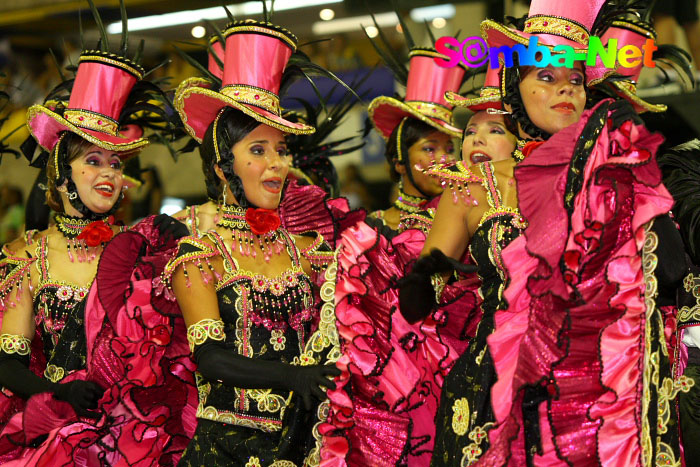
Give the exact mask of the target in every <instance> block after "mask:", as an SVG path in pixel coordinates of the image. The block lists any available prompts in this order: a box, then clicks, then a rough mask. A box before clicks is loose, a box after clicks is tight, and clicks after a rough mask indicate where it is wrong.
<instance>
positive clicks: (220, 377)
mask: <svg viewBox="0 0 700 467" xmlns="http://www.w3.org/2000/svg"><path fill="white" fill-rule="evenodd" d="M194 358H195V361H196V362H197V367H198V370H199V372H200V373H201V375H202V376H204V377H205V378H206V379H208V380H210V381H220V382H222V383H223V384H225V385H227V386H235V387H239V388H249V389H267V388H269V389H280V390H285V391H293V392H294V393H295V394H297V395H299V396H300V397H301V399H302V400H303V401H304V407H305V408H306V409H307V410H310V409H311V408H312V407H313V404H312V400H311V398H312V396H313V397H315V398H316V399H318V400H321V401H322V400H324V399H325V398H326V389H335V383H334V382H333V381H332V380H331V379H329V378H332V377H334V376H338V375H340V370H338V368H336V367H335V365H312V366H296V365H289V364H286V363H282V362H274V361H269V360H260V359H253V358H248V357H245V356H243V355H239V354H238V353H237V352H235V351H234V350H231V349H227V348H225V347H224V346H223V345H222V344H221V343H219V342H212V341H208V342H205V343H204V344H202V345H200V346H198V347H197V349H196V350H195V352H194ZM324 388H325V389H324Z"/></svg>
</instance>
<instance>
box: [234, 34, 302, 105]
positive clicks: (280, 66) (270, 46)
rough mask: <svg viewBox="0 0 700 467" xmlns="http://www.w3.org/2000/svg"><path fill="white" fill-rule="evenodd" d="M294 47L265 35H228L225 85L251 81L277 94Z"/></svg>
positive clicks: (256, 85)
mask: <svg viewBox="0 0 700 467" xmlns="http://www.w3.org/2000/svg"><path fill="white" fill-rule="evenodd" d="M292 52H293V51H292V49H291V47H290V46H289V45H288V44H287V43H286V42H283V41H282V40H280V39H277V38H274V37H271V36H266V35H264V34H251V33H249V32H247V33H245V34H235V33H234V34H231V35H229V36H228V37H227V38H226V60H225V62H226V66H225V67H224V77H223V80H222V83H221V86H222V87H224V86H227V85H232V84H247V85H249V86H255V87H258V88H262V89H265V90H267V91H269V92H272V93H274V94H277V93H278V92H279V89H280V84H281V82H282V72H283V71H284V67H285V66H287V61H289V57H291V55H292Z"/></svg>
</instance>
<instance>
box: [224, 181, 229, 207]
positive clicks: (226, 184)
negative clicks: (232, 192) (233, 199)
mask: <svg viewBox="0 0 700 467" xmlns="http://www.w3.org/2000/svg"><path fill="white" fill-rule="evenodd" d="M227 191H228V182H226V183H224V206H226V192H227Z"/></svg>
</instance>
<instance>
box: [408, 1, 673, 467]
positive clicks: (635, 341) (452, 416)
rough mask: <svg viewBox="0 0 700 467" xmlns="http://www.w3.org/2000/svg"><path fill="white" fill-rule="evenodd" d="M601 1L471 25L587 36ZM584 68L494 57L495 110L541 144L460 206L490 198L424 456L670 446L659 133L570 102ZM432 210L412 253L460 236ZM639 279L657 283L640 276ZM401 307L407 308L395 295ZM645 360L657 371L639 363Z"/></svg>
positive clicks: (612, 109)
mask: <svg viewBox="0 0 700 467" xmlns="http://www.w3.org/2000/svg"><path fill="white" fill-rule="evenodd" d="M603 3H604V2H596V3H595V4H594V5H589V4H586V5H584V4H581V5H580V7H581V8H572V6H571V5H570V4H564V3H562V2H558V3H555V2H547V1H535V2H533V3H532V5H531V8H530V14H529V16H528V18H526V19H525V21H524V24H523V26H524V32H521V31H519V30H516V29H509V28H506V27H505V26H503V25H500V24H498V23H494V22H492V21H488V20H487V21H485V22H483V23H482V33H483V34H484V37H485V38H486V40H487V42H488V44H489V46H490V47H500V46H503V45H514V44H517V43H520V44H527V43H528V40H529V38H530V37H531V36H532V35H533V34H534V35H536V37H538V39H539V43H540V44H541V45H544V46H546V47H552V46H555V45H557V44H566V45H571V46H572V47H574V49H580V50H585V48H586V45H587V43H588V37H589V35H590V33H591V31H592V30H593V27H594V20H596V17H597V15H598V14H599V13H601V11H599V10H601V7H603V6H604V5H603ZM606 6H607V5H606ZM603 13H605V10H603ZM516 65H517V63H516ZM583 71H584V70H582V68H580V67H577V68H573V69H567V68H554V67H545V68H535V69H533V68H530V67H518V66H514V67H511V68H506V73H505V76H504V78H503V82H502V89H503V91H504V96H503V103H504V109H505V110H506V111H508V112H509V114H508V115H506V118H507V119H509V120H511V122H512V123H513V124H514V125H517V128H518V132H519V137H521V138H528V139H532V140H546V142H544V143H539V142H534V143H528V145H526V146H525V147H524V148H523V155H524V156H525V157H524V159H523V161H522V162H520V163H519V164H518V165H517V167H515V168H514V169H511V170H512V171H511V172H510V174H511V175H510V177H511V178H512V179H513V181H514V182H516V183H512V184H511V183H506V184H503V183H501V184H499V185H498V186H497V188H498V190H497V191H496V190H494V189H492V188H491V184H490V183H489V184H488V191H487V193H490V194H488V196H487V198H486V199H482V198H481V197H479V196H478V195H479V192H477V191H476V190H474V191H471V192H469V193H468V194H469V196H470V197H472V198H476V203H474V204H475V205H476V206H477V208H476V209H474V208H473V209H472V210H477V211H478V206H481V205H484V204H485V203H489V204H490V203H491V202H492V201H491V199H493V200H499V201H501V200H502V201H503V202H504V203H503V204H504V208H502V209H496V210H492V212H490V215H486V216H481V220H480V221H479V219H478V217H479V216H477V217H476V218H472V217H471V216H469V215H468V216H467V217H466V218H464V222H465V223H466V224H467V225H470V223H471V222H472V221H474V220H476V222H477V224H475V225H479V224H478V222H481V225H480V226H479V227H480V228H477V229H476V231H475V234H474V238H472V239H471V246H470V249H471V252H472V255H475V257H476V258H477V259H476V261H477V264H478V265H479V271H478V272H479V275H480V276H481V278H482V282H483V286H482V290H483V296H484V302H483V305H482V308H483V310H484V318H483V319H482V321H481V323H480V325H479V330H478V331H477V336H476V337H475V338H474V339H473V340H472V341H471V343H470V348H469V350H468V351H467V352H465V354H464V355H463V356H462V357H461V358H460V360H459V361H458V362H457V363H456V364H455V366H454V368H453V370H452V372H451V373H450V375H449V376H448V379H447V381H446V384H445V386H444V389H443V398H442V405H441V409H440V412H439V413H438V426H439V428H438V430H439V431H438V433H439V434H438V438H437V440H436V449H435V454H434V455H433V461H432V463H433V465H472V464H477V465H506V464H507V465H526V464H529V465H532V464H535V465H565V464H566V463H569V464H570V465H571V464H573V465H588V464H589V463H590V464H591V465H594V464H596V463H598V462H601V463H602V464H603V465H609V464H611V463H619V462H620V461H619V460H617V459H620V458H622V459H624V461H622V463H624V464H625V465H636V464H635V463H637V462H641V460H644V459H654V458H656V459H657V460H658V459H661V458H668V459H671V460H672V459H674V458H677V436H675V437H674V434H673V431H674V427H673V425H672V424H669V423H668V420H669V418H667V414H669V415H670V411H671V410H672V409H671V407H670V405H669V404H667V401H668V396H670V397H673V396H674V395H675V392H676V391H677V389H672V388H671V387H669V386H668V384H669V383H671V384H672V380H670V379H669V376H670V375H669V374H668V360H667V359H666V358H665V357H662V356H663V355H664V352H665V345H664V344H663V342H664V340H663V339H664V332H663V331H664V330H663V320H662V319H661V313H660V312H659V310H658V308H657V307H658V306H660V305H662V304H666V303H667V301H668V300H669V297H670V296H673V295H674V294H673V292H672V291H673V290H674V287H675V286H677V285H678V271H674V270H673V269H672V268H667V267H664V266H663V265H662V264H663V263H665V262H666V261H670V262H671V263H672V262H674V261H675V258H676V256H677V255H673V254H668V251H667V250H666V249H665V248H664V250H663V252H664V255H662V254H658V256H657V254H656V253H655V247H656V240H657V239H658V238H659V237H661V238H662V240H663V242H662V243H663V244H665V245H669V244H671V245H673V244H674V243H673V242H675V241H676V240H677V232H675V231H674V229H673V226H672V225H669V223H668V217H664V216H663V215H664V214H665V213H667V211H668V209H669V207H670V203H669V199H670V198H669V196H668V193H667V192H666V191H665V190H664V189H663V187H662V186H661V185H660V181H661V179H660V173H659V171H658V168H657V167H656V164H655V161H654V159H653V153H654V151H655V150H656V147H658V144H659V142H660V140H659V138H658V137H655V136H652V135H650V134H649V133H648V132H647V131H646V130H645V129H644V128H643V126H642V125H639V123H640V120H639V119H638V117H637V116H636V114H635V113H634V111H633V109H632V107H631V106H630V105H629V104H627V103H624V102H616V103H611V101H610V100H605V99H601V98H600V97H593V99H592V102H591V104H595V106H594V108H592V109H590V110H585V111H584V105H585V103H586V94H588V95H589V96H600V95H599V94H597V90H593V89H591V90H589V91H588V92H587V91H586V89H585V88H584V84H585V79H584V75H583ZM588 71H589V70H586V72H587V73H588ZM608 84H609V81H603V82H601V83H599V85H600V87H607V86H608ZM594 93H596V94H594ZM596 101H599V102H596ZM499 164H500V163H495V164H493V165H494V173H495V175H496V176H498V175H499V167H498V165H499ZM508 176H509V174H508V173H503V174H502V176H501V177H500V179H501V180H507V179H508ZM496 178H498V177H496ZM443 199H444V198H443ZM603 200H607V201H606V202H607V203H608V204H605V205H603V204H601V203H602V202H603ZM515 207H517V210H514V208H515ZM441 208H442V206H439V207H438V216H437V218H436V221H435V223H434V224H433V230H432V231H431V236H429V238H428V240H427V241H426V248H425V249H424V252H426V253H427V250H428V248H429V246H435V247H437V248H440V249H441V250H442V251H443V252H444V253H445V254H447V255H448V256H450V257H453V258H455V257H459V256H460V254H461V251H462V249H463V248H464V244H465V243H466V242H465V240H466V239H455V238H453V237H452V236H449V235H442V236H439V232H441V231H442V232H447V231H449V227H448V226H447V225H446V224H443V222H442V221H441V217H440V214H441ZM448 214H451V213H450V211H449V210H448ZM659 216H660V217H659ZM447 218H448V219H449V222H453V221H454V218H455V215H454V214H452V215H449V216H447ZM654 218H656V219H657V222H650V221H652V220H654ZM652 225H653V226H654V227H653V228H652ZM623 226H627V227H623ZM484 227H487V228H484ZM432 234H436V235H435V237H434V238H433V235H432ZM480 245H483V246H480ZM676 249H677V248H676ZM670 251H671V252H673V247H672V248H670ZM432 256H434V255H432ZM662 256H663V259H662ZM428 258H429V257H428ZM657 260H658V263H657ZM425 261H427V259H426V260H421V262H419V264H422V263H425ZM657 265H658V267H657ZM655 267H657V268H656V270H655V269H654V268H655ZM680 269H681V270H682V269H683V268H682V267H681V268H680ZM421 272H422V271H421ZM438 272H439V271H438ZM681 272H682V271H681ZM655 273H656V275H655ZM423 277H424V278H423V279H422V281H421V282H420V283H421V284H425V287H426V288H429V287H430V277H429V276H428V277H425V276H423ZM645 277H646V278H648V280H652V281H653V284H654V285H656V284H658V285H659V288H658V289H657V288H656V287H653V286H649V285H648V284H649V282H647V285H646V287H645ZM414 278H415V280H416V284H417V283H418V282H417V281H418V279H419V275H418V274H415V273H414ZM436 282H437V281H436ZM415 289H417V286H416V285H415V284H414V287H413V290H415ZM408 291H411V289H408ZM669 291H671V293H669ZM645 292H646V293H647V295H646V296H645ZM403 293H404V291H403V290H402V294H403ZM426 295H427V292H426ZM402 298H403V297H402ZM433 300H434V299H433ZM416 302H417V300H415V299H413V300H411V299H408V300H406V303H407V304H414V303H416ZM433 303H434V302H433ZM401 305H402V306H401V311H402V312H404V313H405V312H406V311H410V308H409V307H408V306H407V307H404V306H403V305H404V300H403V299H402V302H401ZM647 320H648V321H647ZM623 350H624V351H623ZM653 372H657V373H656V374H657V375H660V377H659V379H658V380H656V379H653V380H650V379H648V378H647V377H646V376H645V374H646V375H649V374H651V373H653ZM665 387H666V388H668V389H669V390H670V391H668V392H667V391H666V389H664V388H665ZM652 407H653V408H652ZM657 408H658V409H663V412H661V413H662V414H663V415H659V412H657ZM666 410H668V411H669V412H666ZM639 413H642V414H649V416H648V417H642V418H641V419H640V418H636V416H635V414H639ZM656 422H659V425H658V426H657V425H656ZM623 440H624V441H623ZM674 444H675V445H676V447H674ZM616 456H617V457H616ZM620 456H621V457H620Z"/></svg>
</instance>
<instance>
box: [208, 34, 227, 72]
mask: <svg viewBox="0 0 700 467" xmlns="http://www.w3.org/2000/svg"><path fill="white" fill-rule="evenodd" d="M209 44H210V45H211V48H212V50H213V51H214V53H213V54H212V53H211V52H209V53H208V54H207V55H208V57H209V61H208V63H207V68H209V71H210V72H211V74H212V75H214V76H216V77H217V78H219V79H221V78H222V77H223V76H224V70H223V69H222V68H221V67H220V66H219V64H218V63H217V61H216V59H215V58H214V55H216V58H218V59H219V61H220V62H222V63H223V62H224V46H223V44H221V41H220V40H219V37H218V36H214V37H212V38H211V39H210V40H209Z"/></svg>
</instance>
